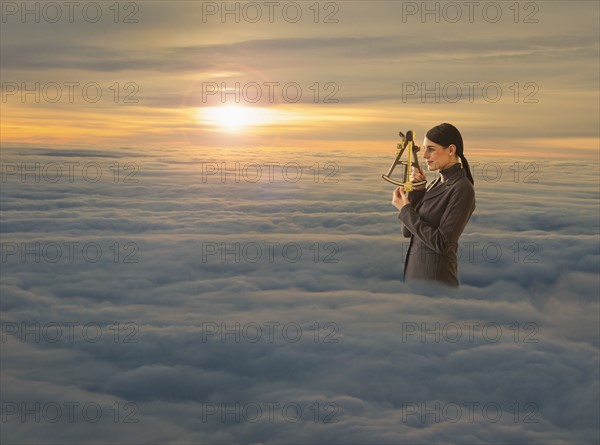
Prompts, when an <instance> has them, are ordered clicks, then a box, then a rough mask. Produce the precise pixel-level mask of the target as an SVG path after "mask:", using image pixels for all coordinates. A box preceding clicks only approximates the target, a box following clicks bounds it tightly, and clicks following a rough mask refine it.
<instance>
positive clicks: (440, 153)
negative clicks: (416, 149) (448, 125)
mask: <svg viewBox="0 0 600 445" xmlns="http://www.w3.org/2000/svg"><path fill="white" fill-rule="evenodd" d="M421 151H423V158H424V159H425V161H426V162H427V170H428V171H430V172H431V171H436V170H443V169H444V168H446V167H448V166H450V165H452V164H454V162H455V161H454V157H455V156H454V154H455V153H456V146H455V145H454V144H451V145H450V146H449V147H443V146H441V145H440V144H436V143H435V142H432V141H430V140H429V139H427V138H425V139H423V145H422V146H421Z"/></svg>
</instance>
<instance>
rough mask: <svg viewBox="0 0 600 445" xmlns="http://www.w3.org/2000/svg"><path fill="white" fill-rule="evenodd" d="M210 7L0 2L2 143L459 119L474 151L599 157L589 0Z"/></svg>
mask: <svg viewBox="0 0 600 445" xmlns="http://www.w3.org/2000/svg"><path fill="white" fill-rule="evenodd" d="M203 3H206V2H181V3H177V2H169V3H168V4H165V3H162V2H139V3H137V5H138V9H137V10H135V11H134V10H133V9H132V10H130V11H129V10H128V11H125V10H123V11H121V13H122V15H121V16H119V17H118V20H116V18H115V16H114V11H112V10H109V9H108V6H107V5H108V4H106V5H104V4H103V5H104V9H106V10H105V11H103V13H104V15H103V16H102V17H103V18H102V19H100V20H98V22H96V23H90V22H89V21H86V20H85V18H82V16H81V15H79V16H78V15H77V14H75V15H74V17H73V23H68V26H65V25H66V24H65V23H64V21H65V20H67V15H66V11H63V12H65V15H63V16H62V18H61V20H58V21H57V22H56V23H51V21H50V19H51V17H50V16H49V14H50V12H49V9H48V10H47V11H46V12H44V9H43V6H40V8H42V9H40V11H39V17H38V18H39V23H36V21H35V20H34V18H35V17H34V15H35V14H33V15H31V14H30V15H29V16H27V15H26V16H25V19H23V16H22V15H20V13H21V11H16V12H15V11H13V10H12V9H8V10H7V9H6V8H4V9H3V17H2V20H3V26H2V31H1V37H2V39H1V41H2V43H1V49H2V59H1V71H2V102H1V106H2V122H1V128H0V130H1V143H2V146H4V147H8V146H21V145H44V146H49V147H54V146H56V147H60V146H65V145H66V146H79V147H86V146H93V147H107V148H108V147H145V146H153V147H161V146H169V147H185V146H191V147H227V146H244V147H262V148H265V149H266V148H273V149H277V148H285V147H291V148H302V149H308V150H340V149H343V150H352V151H356V150H366V151H381V152H385V151H388V150H389V151H393V150H394V148H395V144H396V142H397V133H398V131H400V130H402V131H406V130H409V129H412V130H415V131H416V133H417V137H418V138H422V137H423V134H424V133H425V132H426V131H427V130H428V129H429V128H430V127H432V126H434V125H437V124H439V123H441V122H451V123H453V124H454V125H455V126H457V127H458V128H459V129H460V130H461V132H462V133H463V137H464V139H465V152H468V151H469V150H472V151H471V153H477V152H478V151H481V152H483V153H486V154H489V155H493V154H498V155H502V156H508V155H510V156H530V155H531V156H548V157H557V156H558V157H570V156H573V155H574V154H575V155H576V156H577V157H582V156H584V157H595V158H597V156H598V150H599V146H598V121H599V105H598V104H599V95H598V82H599V77H598V76H599V74H598V68H599V65H598V27H597V23H598V20H599V14H598V4H597V3H595V2H570V3H569V4H567V3H566V2H539V3H536V5H538V9H537V10H529V9H528V8H527V7H526V5H525V4H522V5H521V10H520V15H518V17H517V16H516V15H515V14H516V13H517V11H515V10H514V8H513V9H510V8H509V5H508V3H506V4H502V9H501V10H500V12H501V18H500V19H499V20H498V21H496V22H494V21H493V20H492V19H491V18H490V17H489V14H488V16H483V15H482V12H481V11H479V13H477V11H474V12H473V16H472V17H471V20H470V19H469V18H468V12H469V11H468V10H467V9H464V10H462V17H461V19H460V20H458V21H456V22H454V23H453V22H452V20H453V19H452V18H451V13H453V12H456V11H452V10H451V8H449V7H448V6H447V4H446V3H444V2H441V3H440V2H436V4H437V5H438V8H439V11H437V12H435V7H433V6H432V8H433V9H432V11H434V12H433V13H430V14H429V15H427V14H425V16H422V14H421V13H422V11H418V10H417V11H416V12H415V11H413V10H412V9H407V6H406V5H404V6H403V5H400V4H399V3H402V2H391V1H388V2H385V1H375V2H368V4H367V3H364V2H336V3H335V5H337V6H336V7H334V6H331V5H332V4H333V2H329V3H327V2H322V3H321V4H320V8H321V9H320V10H319V11H320V12H319V14H318V17H317V16H316V15H315V14H316V13H317V11H316V10H314V8H313V9H310V5H311V4H312V3H311V4H309V3H299V4H300V5H301V9H300V10H301V12H302V17H301V18H300V19H298V21H297V22H293V20H291V19H290V17H291V16H290V14H291V10H288V11H287V13H288V16H284V15H281V14H283V13H282V12H281V11H280V12H279V14H280V15H277V11H271V14H272V17H271V21H270V20H269V17H268V13H269V11H268V10H267V9H264V10H263V11H262V13H263V16H261V19H260V20H258V22H256V23H251V21H250V20H254V19H252V17H254V16H252V14H251V13H253V12H256V11H253V10H251V8H248V7H246V6H244V3H239V4H238V6H237V8H238V10H239V12H238V13H235V12H234V13H231V14H229V15H225V16H224V17H223V16H221V12H222V11H216V12H215V11H212V9H210V8H209V9H205V8H206V6H202V5H203ZM208 3H211V2H208ZM404 3H406V2H404ZM409 3H410V2H409ZM412 3H414V2H412ZM455 3H456V2H455ZM574 3H577V5H576V6H577V7H576V8H575V7H574V6H573V4H574ZM214 4H215V5H217V6H216V7H219V3H214ZM257 4H258V5H260V3H257ZM457 4H459V5H460V4H461V3H460V2H459V3H457ZM211 5H212V3H211ZM229 5H230V6H231V5H234V3H230V4H229ZM328 5H329V6H328ZM415 5H417V7H418V5H419V4H418V3H415ZM440 5H441V6H440ZM122 6H123V5H122ZM209 6H210V5H209ZM213 6H214V5H212V6H211V8H212V7H213ZM413 6H414V5H413ZM463 6H464V5H463ZM17 7H18V4H17ZM123 8H124V6H123ZM231 8H233V9H231V10H232V11H235V10H236V9H235V6H231ZM584 12H585V13H584ZM125 13H128V14H129V16H130V17H129V18H130V19H132V20H133V19H135V20H137V23H129V22H125V18H124V14H125ZM488 13H489V11H488ZM111 14H112V15H111ZM236 14H237V16H236ZM565 16H571V17H570V19H569V20H566V19H565ZM326 17H328V19H326ZM452 17H454V16H452ZM526 17H527V19H526ZM88 18H89V17H88ZM236 19H239V23H238V22H237V21H236ZM115 21H117V23H115ZM315 22H316V23H315ZM40 36H43V41H44V42H45V43H44V44H42V45H40V44H39V43H37V44H35V43H34V42H36V39H38V40H37V41H38V42H39V38H40ZM474 37H475V38H474Z"/></svg>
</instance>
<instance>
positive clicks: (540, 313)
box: [0, 148, 600, 444]
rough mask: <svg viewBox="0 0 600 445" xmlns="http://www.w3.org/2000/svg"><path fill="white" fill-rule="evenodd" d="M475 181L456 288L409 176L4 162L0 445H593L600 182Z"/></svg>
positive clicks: (533, 163)
mask: <svg viewBox="0 0 600 445" xmlns="http://www.w3.org/2000/svg"><path fill="white" fill-rule="evenodd" d="M469 160H470V162H471V164H472V166H473V172H474V177H475V188H476V210H475V212H474V214H473V216H472V218H471V221H470V222H469V224H468V225H467V227H466V229H465V232H464V233H463V236H462V238H461V240H460V249H461V255H460V260H459V265H458V268H459V274H460V279H461V287H460V289H457V290H454V289H446V288H441V287H436V286H434V285H428V284H408V283H406V284H405V283H403V282H402V271H403V264H404V257H405V255H406V251H407V247H408V241H409V240H408V239H406V238H403V237H402V232H401V226H400V222H399V221H398V220H397V211H396V210H395V208H394V207H393V206H392V205H391V203H390V201H391V193H392V190H393V189H394V187H393V186H392V185H391V184H388V183H386V182H385V181H383V180H382V179H381V174H382V173H385V172H386V171H387V169H388V167H389V164H390V163H391V161H392V157H391V156H384V155H381V154H369V153H344V152H342V151H339V152H323V153H316V152H304V151H302V150H297V151H294V150H287V151H282V152H275V151H261V150H259V149H256V150H251V149H248V150H241V149H240V150H226V149H223V150H211V151H209V150H200V149H198V150H192V149H185V150H184V149H181V150H175V149H171V150H167V149H164V150H163V149H161V150H159V149H148V150H145V151H141V150H133V149H121V150H105V151H101V150H91V149H86V150H77V149H67V148H65V149H61V150H56V149H54V150H51V149H44V148H38V149H34V148H28V149H23V148H21V149H10V148H3V155H2V178H1V181H2V182H1V183H0V185H1V188H2V190H1V195H0V197H1V209H2V216H1V234H2V264H1V266H2V283H1V291H2V292H1V294H2V297H1V308H2V331H1V335H2V339H1V342H0V347H1V358H2V361H1V368H2V387H1V398H2V433H1V439H2V442H3V443H63V444H71V443H72V444H75V443H92V442H94V443H107V444H109V443H119V444H126V443H132V444H133V443H189V444H200V443H203V444H204V443H206V444H217V443H219V444H221V443H222V444H225V443H227V444H231V443H306V444H309V443H310V444H312V443H344V444H349V443H356V444H358V443H361V444H363V443H380V444H381V443H411V444H414V443H420V444H430V443H457V444H458V443H507V444H538V443H539V444H541V443H543V444H572V443H586V444H588V443H589V444H592V443H598V441H599V440H600V435H599V428H598V423H597V420H598V418H599V415H600V413H599V405H598V400H599V386H598V384H599V366H598V365H599V360H598V359H599V353H598V352H599V350H598V348H599V339H598V324H599V319H598V317H599V316H598V313H599V305H598V294H599V281H598V280H599V279H598V277H599V275H598V271H599V257H600V252H599V245H598V224H599V208H598V182H597V180H598V179H597V173H598V163H597V162H596V161H592V162H586V161H583V160H582V161H568V162H562V161H561V162H559V161H548V160H541V159H527V158H510V159H507V158H501V157H495V158H485V159H469ZM236 163H237V164H236ZM225 170H226V172H224V171H225ZM222 172H224V173H223V176H222V175H221V173H222ZM435 175H436V173H428V174H427V177H428V179H429V180H432V179H433V178H435Z"/></svg>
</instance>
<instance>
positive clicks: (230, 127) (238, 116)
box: [200, 105, 272, 132]
mask: <svg viewBox="0 0 600 445" xmlns="http://www.w3.org/2000/svg"><path fill="white" fill-rule="evenodd" d="M200 120H201V122H202V123H204V124H208V125H214V126H218V127H220V128H221V129H223V130H227V131H231V132H238V131H240V130H243V129H245V128H247V127H249V126H254V125H265V124H268V123H269V122H270V121H271V120H272V119H270V116H269V113H268V111H267V110H264V109H262V108H254V107H244V106H239V105H226V106H222V107H207V108H203V109H201V110H200Z"/></svg>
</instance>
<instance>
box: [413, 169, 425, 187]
mask: <svg viewBox="0 0 600 445" xmlns="http://www.w3.org/2000/svg"><path fill="white" fill-rule="evenodd" d="M420 181H425V172H424V171H423V169H422V168H421V166H419V169H418V170H417V169H416V168H415V167H411V172H410V182H420ZM413 188H414V189H415V190H421V189H424V188H425V184H422V185H415V186H414V187H413Z"/></svg>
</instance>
